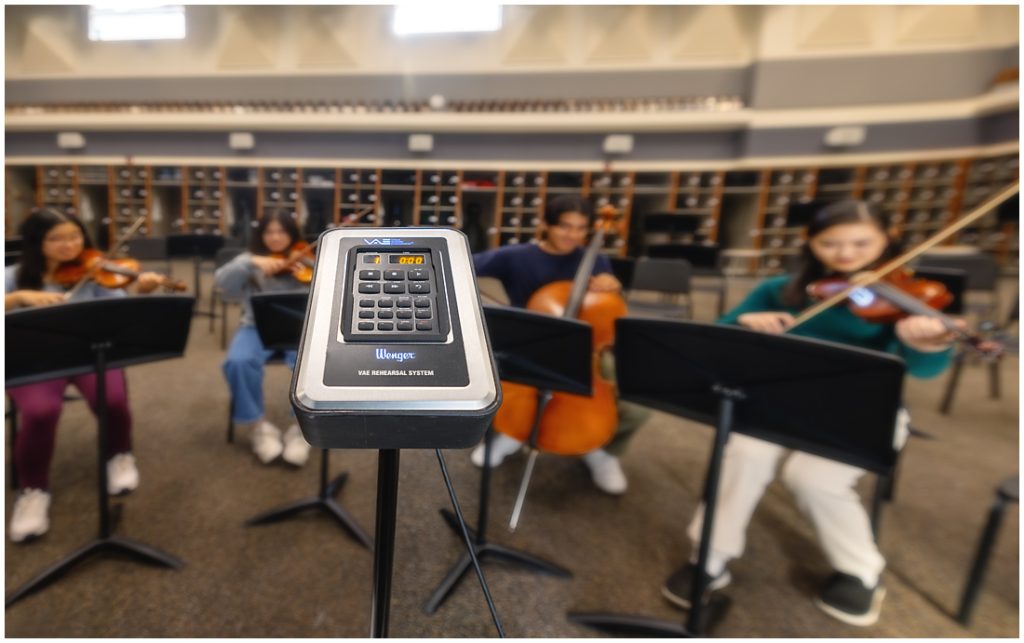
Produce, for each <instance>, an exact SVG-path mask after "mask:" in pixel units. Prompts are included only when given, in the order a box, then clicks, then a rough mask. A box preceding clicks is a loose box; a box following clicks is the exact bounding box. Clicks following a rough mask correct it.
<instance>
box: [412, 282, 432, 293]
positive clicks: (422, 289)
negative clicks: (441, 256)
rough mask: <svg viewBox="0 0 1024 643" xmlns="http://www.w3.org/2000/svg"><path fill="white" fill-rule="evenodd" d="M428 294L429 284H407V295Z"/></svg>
mask: <svg viewBox="0 0 1024 643" xmlns="http://www.w3.org/2000/svg"><path fill="white" fill-rule="evenodd" d="M428 292H430V284H429V283H427V282H425V281H424V282H421V283H417V284H409V294H411V295H425V294H427V293H428Z"/></svg>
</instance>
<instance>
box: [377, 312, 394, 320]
mask: <svg viewBox="0 0 1024 643" xmlns="http://www.w3.org/2000/svg"><path fill="white" fill-rule="evenodd" d="M394 316H395V313H393V312H391V311H390V310H378V311H377V319H391V318H393V317H394Z"/></svg>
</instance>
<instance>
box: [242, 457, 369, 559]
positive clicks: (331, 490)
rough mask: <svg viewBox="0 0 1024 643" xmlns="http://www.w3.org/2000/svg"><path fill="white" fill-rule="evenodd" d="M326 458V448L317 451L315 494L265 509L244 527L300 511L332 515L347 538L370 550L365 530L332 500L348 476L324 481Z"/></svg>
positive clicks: (326, 465) (327, 468)
mask: <svg viewBox="0 0 1024 643" xmlns="http://www.w3.org/2000/svg"><path fill="white" fill-rule="evenodd" d="M329 455H330V449H321V450H320V485H319V488H318V489H317V495H315V496H310V497H308V498H303V499H301V500H296V501H294V502H289V503H287V504H284V505H281V506H280V507H275V508H273V509H269V510H267V511H265V512H263V513H261V514H258V515H256V516H253V517H252V518H249V519H248V520H246V521H245V524H246V526H249V527H254V526H258V525H268V524H270V523H275V522H280V521H282V520H287V519H288V518H291V517H292V516H294V515H297V514H299V513H302V512H303V511H308V510H310V509H316V510H320V511H324V512H326V513H327V514H328V515H330V516H333V517H334V519H335V520H337V521H338V525H339V526H341V528H342V529H344V530H345V531H347V532H348V533H349V535H351V536H352V537H353V538H355V539H356V540H357V541H358V542H359V543H360V544H361V545H363V546H364V547H366V548H367V549H371V548H372V547H373V543H372V541H371V540H370V537H369V536H368V535H367V533H366V531H364V530H363V528H362V527H360V526H359V523H357V522H356V521H355V519H354V518H353V517H352V516H351V515H349V513H348V512H347V511H345V510H344V509H343V508H342V507H341V505H339V504H338V501H337V500H335V498H334V496H335V495H337V493H338V492H339V491H340V490H341V487H342V486H344V484H345V482H346V480H347V479H348V473H342V474H340V475H338V476H337V477H335V478H334V480H331V481H330V482H328V481H327V472H328V470H329V469H330V465H329Z"/></svg>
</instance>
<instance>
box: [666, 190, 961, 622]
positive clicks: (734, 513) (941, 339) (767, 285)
mask: <svg viewBox="0 0 1024 643" xmlns="http://www.w3.org/2000/svg"><path fill="white" fill-rule="evenodd" d="M896 250H897V249H896V245H895V243H894V242H893V240H892V239H890V237H889V236H888V234H887V233H886V222H885V221H884V219H883V218H882V216H881V214H880V213H879V212H878V211H876V210H875V209H873V208H872V207H871V206H869V205H867V204H866V203H864V202H862V201H852V200H848V201H841V202H838V203H833V204H831V205H828V206H826V207H824V208H823V209H821V210H820V211H819V212H818V213H817V214H816V215H815V216H814V218H813V219H812V220H811V223H810V225H809V226H808V229H807V243H806V244H805V245H804V248H803V257H802V265H801V267H800V269H799V270H798V271H797V272H796V274H795V275H784V276H779V277H773V278H770V279H766V280H765V281H763V282H761V283H760V284H759V285H757V286H756V287H755V288H754V290H753V291H752V292H751V293H750V294H749V295H748V296H747V298H746V299H744V300H743V302H742V303H740V305H739V306H737V307H736V308H735V309H733V310H732V311H731V312H729V313H728V314H726V315H725V316H724V317H722V318H721V319H720V320H719V322H720V323H724V324H738V325H740V326H743V327H745V328H749V329H751V330H755V331H759V332H764V333H783V332H786V331H787V329H789V327H790V326H791V325H792V324H793V321H794V319H795V315H796V314H798V313H799V311H800V310H801V309H803V308H805V307H807V306H808V305H809V303H810V302H809V301H808V296H807V294H806V289H807V286H808V285H809V284H811V283H812V282H814V281H816V280H818V279H821V278H823V277H828V276H852V275H854V274H855V273H858V272H861V271H865V270H869V269H872V268H874V267H877V266H878V265H881V264H882V263H884V262H885V261H886V260H888V259H891V258H892V257H894V256H895V255H896V254H897V252H896ZM793 334H794V335H802V336H805V337H814V338H818V339H824V340H831V341H834V342H842V343H845V344H850V345H852V346H857V347H860V348H867V349H872V350H878V351H885V352H889V353H893V354H896V355H899V356H900V357H902V358H903V359H904V360H905V361H906V364H907V370H908V372H909V373H910V374H911V375H914V376H916V377H922V378H928V377H934V376H936V375H938V374H939V373H940V372H941V371H942V370H943V369H944V368H945V367H946V366H947V365H948V363H949V360H950V353H951V351H950V345H951V342H952V335H951V333H950V332H949V331H948V330H947V329H946V327H945V326H944V325H943V323H942V322H941V321H939V320H938V319H934V318H932V317H925V316H920V315H911V316H909V317H906V318H904V319H901V320H899V321H897V322H896V323H894V324H892V323H890V324H872V323H869V322H866V321H864V320H863V319H861V318H859V317H857V316H856V315H854V314H853V313H852V312H851V311H850V310H849V309H848V308H846V307H834V308H830V309H827V310H825V311H824V312H822V313H821V314H820V315H818V316H817V317H814V318H812V319H810V320H809V321H807V322H806V323H804V324H801V325H799V326H796V327H795V328H793ZM908 421H909V417H908V416H907V414H906V411H905V410H901V412H900V417H899V418H898V421H897V426H896V428H895V438H894V447H895V448H899V447H901V446H902V444H903V442H905V440H906V437H907V435H908V428H907V427H908ZM823 430H827V427H823ZM783 455H784V449H783V447H780V446H777V445H775V444H771V443H769V442H764V441H762V440H758V439H756V438H752V437H749V436H746V435H742V434H738V433H734V434H732V435H730V436H729V443H728V445H727V446H726V450H725V458H724V461H723V465H722V474H721V475H722V479H721V487H720V489H721V492H720V495H719V500H718V508H717V512H718V513H716V521H715V527H714V538H713V541H714V542H712V543H711V552H710V556H709V560H708V569H707V572H706V573H707V574H708V576H709V578H708V582H709V584H708V588H709V589H708V591H712V590H716V589H721V588H722V587H725V586H726V585H728V584H729V582H730V580H731V577H730V575H729V571H728V569H727V568H726V565H727V564H728V562H729V561H730V560H731V559H733V558H738V557H739V556H740V555H741V554H742V553H743V548H744V541H745V533H746V530H747V525H748V524H749V522H750V518H751V515H752V514H753V512H754V509H755V508H756V507H757V503H758V501H759V500H760V499H761V496H762V494H763V493H764V490H765V488H766V487H767V486H768V484H769V483H770V482H771V481H772V479H773V478H774V477H775V470H776V465H777V464H778V462H779V460H780V459H781V458H782V456H783ZM862 475H864V470H863V469H859V468H857V467H854V466H851V465H848V464H842V463H839V462H835V461H833V460H828V459H826V458H821V457H818V456H814V455H810V454H807V453H801V452H797V453H793V454H792V455H791V456H790V457H789V459H788V460H787V462H786V463H785V465H783V467H782V480H783V482H784V483H785V484H786V486H787V487H789V489H790V490H791V491H792V492H793V494H794V495H795V496H796V498H797V505H798V506H799V507H800V508H801V510H803V511H804V513H806V514H807V515H808V516H809V517H810V518H811V521H812V522H813V523H814V527H815V529H816V531H817V535H818V540H819V542H820V544H821V547H822V549H824V552H825V555H826V557H827V558H828V561H829V563H831V565H832V567H833V569H834V570H835V573H834V574H833V575H832V576H831V578H829V579H828V581H827V582H826V583H825V584H824V586H823V587H822V589H821V590H820V592H819V594H818V596H817V597H816V599H815V604H816V605H818V607H820V608H821V609H822V610H823V611H824V612H826V613H827V614H829V615H830V616H833V617H835V618H837V619H839V620H841V621H844V622H846V623H850V624H853V625H861V626H866V625H871V624H873V623H874V622H875V621H876V620H877V619H878V615H879V612H880V610H881V603H882V600H883V598H884V596H885V589H884V587H883V586H882V585H881V583H880V582H879V577H880V575H881V572H882V569H883V568H884V566H885V560H884V559H883V558H882V555H881V553H879V551H878V547H877V545H876V544H875V541H874V538H873V536H872V532H871V525H870V521H869V519H868V515H867V512H866V511H865V509H864V507H863V506H862V504H861V501H860V496H859V495H858V494H857V491H856V489H855V485H856V483H857V481H858V480H859V479H860V477H861V476H862ZM703 514H704V511H703V507H700V508H698V510H697V512H696V515H695V516H694V518H693V520H692V522H691V523H690V528H689V532H688V533H689V536H690V540H691V541H692V543H693V553H692V554H691V561H690V562H689V563H687V564H686V565H684V566H683V567H682V568H680V569H679V570H677V571H676V572H675V573H673V574H672V575H671V576H670V577H669V578H668V580H667V581H666V584H665V586H664V587H663V589H662V592H663V594H664V595H665V597H666V598H667V599H668V600H670V601H672V602H673V603H676V604H678V605H680V606H682V607H686V608H689V606H690V601H689V596H690V587H691V583H692V580H693V577H694V574H695V573H697V572H696V567H695V565H694V562H695V561H696V552H697V549H698V545H699V539H700V533H701V525H702V518H703Z"/></svg>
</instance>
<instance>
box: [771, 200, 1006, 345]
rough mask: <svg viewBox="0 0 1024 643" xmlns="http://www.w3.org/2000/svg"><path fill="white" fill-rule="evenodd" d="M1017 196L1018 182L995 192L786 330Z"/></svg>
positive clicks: (867, 284)
mask: <svg viewBox="0 0 1024 643" xmlns="http://www.w3.org/2000/svg"><path fill="white" fill-rule="evenodd" d="M1018 192H1020V181H1014V182H1013V183H1011V184H1010V185H1008V186H1006V187H1005V188H1003V189H1002V190H1001V191H999V192H998V193H997V194H995V195H994V196H992V197H990V198H989V199H988V200H987V201H985V202H984V203H982V204H981V205H979V206H978V207H977V208H975V209H974V210H973V211H971V212H970V213H968V214H967V215H966V216H964V217H961V218H960V219H958V220H957V221H956V222H954V223H953V224H951V225H950V226H949V227H947V228H944V229H942V230H939V231H938V232H936V233H935V234H934V235H932V236H931V237H930V238H928V239H926V240H925V241H922V242H921V243H920V244H918V245H917V246H916V247H914V248H911V249H910V250H908V251H907V252H905V253H903V254H902V255H900V256H898V257H896V258H894V259H891V260H890V261H889V262H888V263H886V264H885V265H883V266H882V267H881V268H878V269H877V270H874V271H868V272H864V273H861V274H859V275H856V276H855V277H854V278H853V279H851V280H850V281H851V283H850V285H849V287H847V288H845V289H843V290H841V291H840V292H837V293H836V294H834V295H832V296H831V297H829V298H828V299H823V300H822V301H820V302H818V303H817V304H815V305H813V306H811V307H810V308H808V309H807V310H805V311H803V312H802V313H800V314H799V315H798V316H797V317H796V319H794V320H793V324H792V325H791V326H790V327H789V328H791V329H792V328H795V327H797V326H799V325H800V324H803V323H804V322H806V321H808V320H809V319H811V318H812V317H815V316H817V315H819V314H821V313H822V312H824V311H825V310H827V309H829V308H831V307H832V306H835V305H836V304H838V303H840V302H842V301H845V300H846V298H847V297H849V295H850V293H852V292H853V291H854V290H857V289H858V288H864V287H866V286H869V285H871V284H873V283H875V282H877V281H879V280H881V279H882V278H883V277H885V276H886V275H888V274H889V273H891V272H893V271H894V270H896V269H898V268H901V267H903V266H904V265H906V264H907V263H908V262H909V261H910V260H912V259H914V258H916V257H917V256H919V255H921V254H923V253H924V252H925V251H926V250H929V249H931V248H933V247H935V246H937V245H938V244H940V243H942V242H943V241H945V240H946V239H948V238H949V237H951V236H953V235H954V234H956V233H957V232H959V231H960V230H963V229H964V228H966V227H967V226H969V225H970V224H972V223H974V222H975V221H977V220H978V219H980V218H981V217H983V216H985V215H986V214H988V212H989V211H990V210H991V209H992V208H994V207H996V206H998V205H999V204H1001V203H1002V202H1003V201H1006V200H1007V199H1009V198H1010V197H1012V196H1013V195H1014V194H1017V193H1018Z"/></svg>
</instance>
